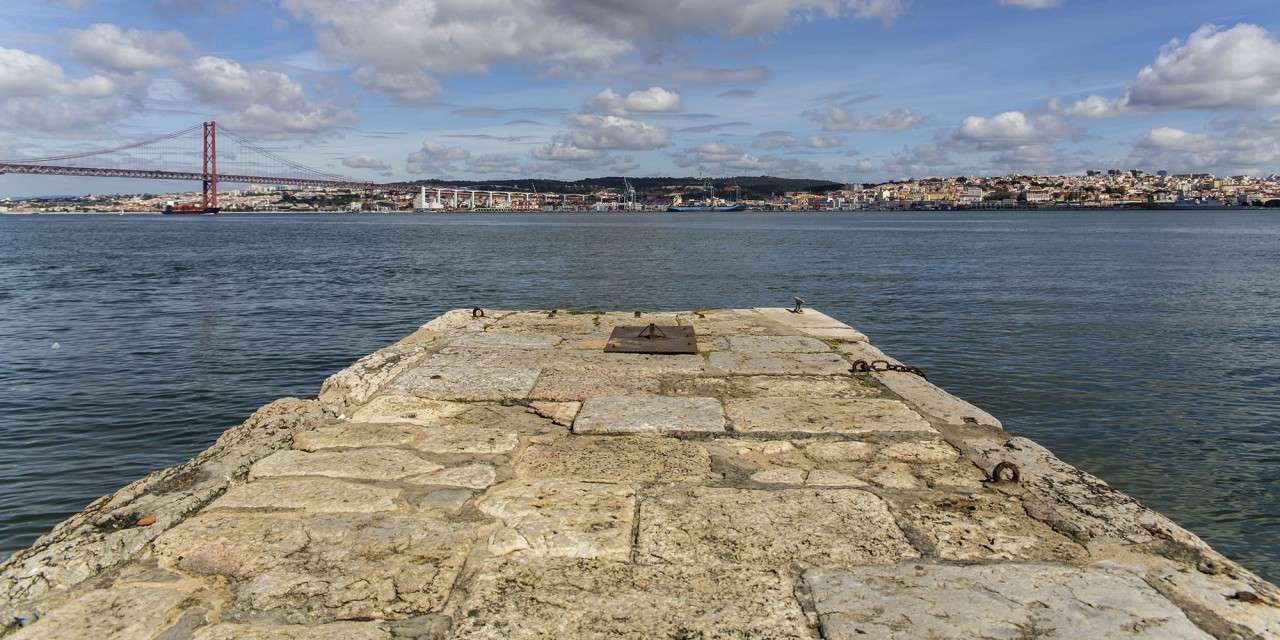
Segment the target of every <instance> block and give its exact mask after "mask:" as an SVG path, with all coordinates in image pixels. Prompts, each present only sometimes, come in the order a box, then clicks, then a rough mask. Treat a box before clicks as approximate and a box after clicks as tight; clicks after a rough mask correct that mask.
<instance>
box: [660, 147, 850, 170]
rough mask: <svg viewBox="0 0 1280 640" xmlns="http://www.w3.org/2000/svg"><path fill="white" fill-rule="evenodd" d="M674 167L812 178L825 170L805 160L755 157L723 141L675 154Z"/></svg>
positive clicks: (765, 156) (768, 156)
mask: <svg viewBox="0 0 1280 640" xmlns="http://www.w3.org/2000/svg"><path fill="white" fill-rule="evenodd" d="M675 164H676V166H678V167H698V169H699V171H700V172H707V173H712V174H719V175H730V174H770V175H778V176H805V177H813V176H818V175H821V174H823V173H824V172H825V171H824V169H823V168H822V166H821V165H819V164H818V163H816V162H811V161H807V160H797V159H795V158H781V157H778V156H772V155H760V156H758V155H755V154H752V153H748V152H747V151H745V150H743V149H742V148H741V147H738V146H737V145H733V144H726V143H723V142H708V143H706V144H702V145H698V146H696V147H693V148H690V149H685V150H684V151H682V152H680V153H677V154H675Z"/></svg>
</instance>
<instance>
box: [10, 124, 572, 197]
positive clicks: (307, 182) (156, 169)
mask: <svg viewBox="0 0 1280 640" xmlns="http://www.w3.org/2000/svg"><path fill="white" fill-rule="evenodd" d="M220 136H221V137H222V139H223V140H224V141H230V142H231V143H232V145H231V146H230V147H228V146H227V145H225V143H224V145H223V147H222V150H221V151H219V146H218V143H219V137H220ZM6 173H12V174H26V175H47V176H84V177H92V178H133V179H138V180H185V181H192V182H199V183H201V200H200V205H199V207H200V209H202V210H204V211H216V210H217V209H218V186H219V185H220V184H222V183H238V184H255V185H274V186H292V187H304V188H305V187H310V188H325V187H331V188H346V189H352V190H374V189H378V190H383V191H391V192H402V193H403V192H418V193H419V199H418V202H416V203H415V206H416V207H418V208H426V209H443V208H472V209H474V208H486V207H493V208H528V209H532V208H537V207H539V206H546V205H567V204H573V203H577V204H579V205H585V204H587V201H588V197H587V196H585V195H580V194H556V193H533V192H528V191H488V190H477V189H472V188H465V187H464V188H455V187H423V186H421V185H414V184H409V183H403V182H397V183H376V182H372V181H368V180H357V179H353V178H348V177H345V176H341V175H337V174H333V173H328V172H325V171H321V170H319V169H313V168H311V167H308V166H306V165H304V164H301V163H298V162H294V161H292V160H289V159H288V158H285V157H284V156H282V155H280V153H278V152H277V151H273V150H271V149H269V148H266V147H264V146H261V145H259V144H256V143H254V142H251V141H250V140H248V139H247V138H245V137H244V136H242V135H240V134H237V133H236V132H234V131H231V130H229V129H227V128H226V127H221V126H219V125H218V124H217V123H216V122H203V123H200V124H197V125H193V126H190V127H187V128H185V129H182V130H179V131H174V132H172V133H168V134H165V135H162V136H156V137H152V138H148V139H145V140H140V141H135V142H129V143H126V144H121V145H117V146H112V147H107V148H96V149H87V150H83V151H76V152H71V153H64V154H60V155H53V156H46V157H39V158H24V159H14V160H0V175H3V174H6ZM428 191H430V193H431V194H432V195H431V196H430V198H431V199H430V200H428V197H429V196H428V195H427V194H428Z"/></svg>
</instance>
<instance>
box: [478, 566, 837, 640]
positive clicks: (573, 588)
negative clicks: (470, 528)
mask: <svg viewBox="0 0 1280 640" xmlns="http://www.w3.org/2000/svg"><path fill="white" fill-rule="evenodd" d="M794 589H795V585H794V584H792V582H791V580H790V579H789V578H787V577H786V575H784V574H783V573H782V572H779V571H771V570H768V569H762V568H760V567H714V566H688V565H679V564H667V565H651V566H642V565H632V564H627V563H621V562H602V561H591V560H581V561H577V562H566V561H559V562H538V563H531V564H525V563H503V564H498V565H492V564H490V565H487V566H484V567H481V568H480V570H479V571H478V572H477V576H476V578H475V580H474V581H473V583H472V585H471V588H470V590H469V593H468V597H467V599H466V601H465V602H463V604H462V607H461V609H462V611H465V612H466V615H465V616H462V617H460V618H459V620H458V622H457V624H456V627H455V629H454V635H453V637H454V638H458V639H459V640H480V639H485V640H533V639H538V640H561V639H567V638H581V639H584V640H606V639H607V640H615V639H623V640H652V639H654V638H689V639H692V638H700V639H705V640H722V639H723V640H727V639H730V638H739V639H745V638H751V639H752V640H793V639H794V640H800V639H805V640H811V639H812V638H815V637H816V636H815V633H814V630H813V629H811V628H810V627H809V624H808V621H807V619H806V618H805V615H804V612H803V611H802V610H801V609H800V606H799V604H798V602H797V601H796V599H795V597H794V595H793V592H794Z"/></svg>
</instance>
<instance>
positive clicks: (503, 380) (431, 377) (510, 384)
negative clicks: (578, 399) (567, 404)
mask: <svg viewBox="0 0 1280 640" xmlns="http://www.w3.org/2000/svg"><path fill="white" fill-rule="evenodd" d="M539 373H540V371H539V370H538V369H531V368H522V367H517V366H506V367H496V366H477V367H463V366H458V365H452V366H451V365H440V364H436V365H430V364H428V365H422V366H419V367H416V368H413V369H410V370H408V371H406V372H405V373H403V374H401V376H400V377H398V378H396V379H395V381H393V382H392V383H391V385H390V386H389V387H388V390H390V391H393V392H399V393H407V394H411V395H416V396H420V397H423V398H432V399H436V400H462V401H472V400H503V399H508V398H523V397H525V396H526V395H528V394H529V390H530V389H532V388H533V384H534V383H535V382H537V380H538V374H539Z"/></svg>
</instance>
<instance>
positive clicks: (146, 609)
mask: <svg viewBox="0 0 1280 640" xmlns="http://www.w3.org/2000/svg"><path fill="white" fill-rule="evenodd" d="M188 597H189V594H188V593H186V592H184V591H180V590H177V589H170V588H165V587H155V586H129V587H125V588H121V589H98V590H94V591H90V592H88V593H86V594H85V595H83V596H81V597H79V598H77V599H75V600H73V601H71V602H70V603H67V604H66V605H63V606H61V607H58V608H55V609H53V610H51V611H49V612H48V613H46V614H45V615H44V617H43V618H42V619H41V620H40V624H39V625H37V626H31V627H27V628H26V629H20V630H19V631H18V632H17V633H14V634H13V635H11V636H9V637H10V638H13V639H14V640H52V639H55V638H58V639H61V638H95V639H99V638H119V639H121V640H124V639H126V638H130V639H132V638H155V637H156V635H157V633H156V629H158V628H163V622H164V621H165V620H166V619H167V618H168V617H169V616H171V615H173V611H174V610H175V609H176V608H177V607H178V605H180V604H181V603H182V602H183V601H185V600H187V598H188Z"/></svg>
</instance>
